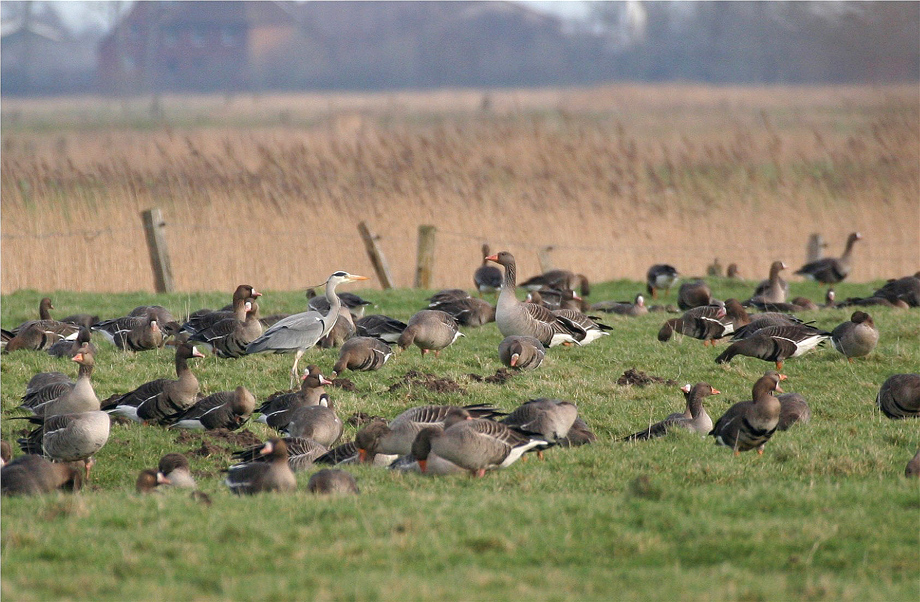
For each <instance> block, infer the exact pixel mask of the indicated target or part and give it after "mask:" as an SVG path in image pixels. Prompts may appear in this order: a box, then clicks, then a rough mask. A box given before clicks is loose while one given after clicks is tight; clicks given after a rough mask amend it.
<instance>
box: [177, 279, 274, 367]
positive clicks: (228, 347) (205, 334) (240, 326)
mask: <svg viewBox="0 0 920 602" xmlns="http://www.w3.org/2000/svg"><path fill="white" fill-rule="evenodd" d="M252 292H253V295H256V296H258V295H261V293H258V292H256V291H252ZM261 334H262V322H260V321H259V304H258V303H257V302H256V301H250V300H248V299H234V301H233V313H232V314H231V316H230V317H229V318H225V319H223V320H219V321H217V322H214V323H213V324H211V325H210V326H207V327H205V328H201V329H200V330H198V331H197V332H195V333H193V334H192V335H191V336H190V337H189V340H190V341H196V342H200V343H203V344H204V345H207V347H208V348H210V349H211V350H212V351H213V352H214V353H215V354H216V355H217V356H218V357H223V358H239V357H243V356H244V355H246V348H247V347H248V346H249V343H251V342H253V341H254V340H256V339H257V338H259V336H260V335H261Z"/></svg>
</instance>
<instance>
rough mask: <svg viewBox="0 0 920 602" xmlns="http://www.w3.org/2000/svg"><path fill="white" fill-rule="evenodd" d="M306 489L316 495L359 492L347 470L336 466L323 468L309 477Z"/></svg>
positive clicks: (353, 493)
mask: <svg viewBox="0 0 920 602" xmlns="http://www.w3.org/2000/svg"><path fill="white" fill-rule="evenodd" d="M307 490H308V491H309V492H310V493H315V494H317V495H356V494H358V493H361V490H360V489H358V483H357V482H355V478H354V477H353V476H352V475H351V473H349V472H345V471H344V470H339V469H337V468H324V469H322V470H321V471H319V472H317V473H316V474H314V475H312V476H311V477H310V480H309V481H307Z"/></svg>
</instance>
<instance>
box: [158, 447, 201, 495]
mask: <svg viewBox="0 0 920 602" xmlns="http://www.w3.org/2000/svg"><path fill="white" fill-rule="evenodd" d="M157 470H158V471H159V472H160V473H161V474H162V475H163V476H164V477H166V478H167V479H168V480H169V485H170V487H179V488H182V489H195V488H196V487H197V484H196V483H195V479H194V477H192V469H191V466H189V463H188V458H186V457H185V456H184V455H183V454H178V453H171V454H166V455H164V456H163V457H162V458H160V462H159V464H158V465H157Z"/></svg>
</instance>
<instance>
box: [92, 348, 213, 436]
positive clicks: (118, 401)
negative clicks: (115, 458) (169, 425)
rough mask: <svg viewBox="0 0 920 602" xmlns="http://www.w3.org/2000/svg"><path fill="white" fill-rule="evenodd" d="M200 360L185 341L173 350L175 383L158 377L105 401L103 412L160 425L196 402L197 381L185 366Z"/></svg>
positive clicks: (198, 353) (199, 353)
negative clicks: (174, 351)
mask: <svg viewBox="0 0 920 602" xmlns="http://www.w3.org/2000/svg"><path fill="white" fill-rule="evenodd" d="M195 357H204V356H203V355H202V354H201V352H199V351H198V349H196V348H195V347H194V346H192V345H190V344H189V343H188V342H185V343H180V344H179V346H178V347H176V360H175V365H176V380H171V379H168V378H159V379H157V380H152V381H150V382H147V383H144V384H142V385H141V386H139V387H138V388H136V389H134V390H133V391H130V392H128V393H125V394H124V395H117V396H113V397H110V398H109V399H107V400H106V405H105V406H104V407H103V408H102V409H103V410H105V411H107V412H112V413H113V414H118V415H121V416H126V417H128V418H130V419H132V420H136V421H137V422H150V423H155V424H160V423H162V422H163V421H165V420H167V419H169V418H170V417H172V416H175V415H177V414H179V413H181V412H184V411H185V410H187V409H189V408H190V407H192V406H193V405H194V404H195V402H196V401H198V379H197V378H196V377H195V375H194V374H193V373H192V371H191V370H190V369H189V366H188V360H190V359H192V358H195Z"/></svg>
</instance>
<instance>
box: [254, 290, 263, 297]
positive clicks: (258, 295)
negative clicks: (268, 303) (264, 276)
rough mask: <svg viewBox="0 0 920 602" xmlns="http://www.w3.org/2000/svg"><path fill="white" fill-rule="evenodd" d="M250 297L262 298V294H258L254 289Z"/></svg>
mask: <svg viewBox="0 0 920 602" xmlns="http://www.w3.org/2000/svg"><path fill="white" fill-rule="evenodd" d="M252 296H253V297H261V296H262V293H260V292H259V291H257V290H256V289H252Z"/></svg>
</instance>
